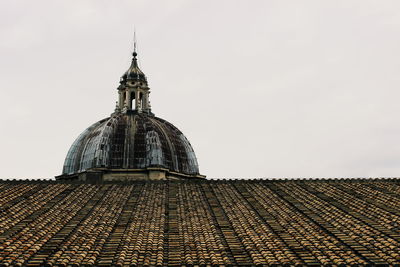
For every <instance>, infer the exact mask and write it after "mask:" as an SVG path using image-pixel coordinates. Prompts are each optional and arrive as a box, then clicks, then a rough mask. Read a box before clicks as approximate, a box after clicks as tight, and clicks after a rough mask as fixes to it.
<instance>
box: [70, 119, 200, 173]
mask: <svg viewBox="0 0 400 267" xmlns="http://www.w3.org/2000/svg"><path fill="white" fill-rule="evenodd" d="M151 167H157V168H165V169H169V170H170V171H174V172H179V173H184V174H188V175H197V174H199V167H198V164H197V159H196V156H195V153H194V151H193V148H192V146H191V145H190V143H189V141H188V139H187V138H186V137H185V136H184V135H183V134H182V132H181V131H179V130H178V129H177V128H176V127H175V126H174V125H172V124H171V123H169V122H167V121H165V120H163V119H160V118H158V117H155V116H153V115H151V114H146V113H132V112H131V113H115V114H113V115H112V116H111V117H109V118H106V119H103V120H101V121H99V122H96V123H95V124H93V125H92V126H90V127H89V128H87V129H86V130H85V131H84V132H83V133H82V134H81V135H80V136H79V137H78V138H77V139H76V140H75V142H74V143H73V144H72V146H71V148H70V150H69V151H68V154H67V157H66V159H65V162H64V168H63V175H69V174H75V173H79V172H83V171H85V170H88V169H91V168H107V169H146V168H151Z"/></svg>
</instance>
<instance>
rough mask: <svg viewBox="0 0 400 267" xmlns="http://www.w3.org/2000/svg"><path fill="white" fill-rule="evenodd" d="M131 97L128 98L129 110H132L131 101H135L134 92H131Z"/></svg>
mask: <svg viewBox="0 0 400 267" xmlns="http://www.w3.org/2000/svg"><path fill="white" fill-rule="evenodd" d="M130 94H131V97H130V103H129V109H133V101H134V100H135V92H131V93H130Z"/></svg>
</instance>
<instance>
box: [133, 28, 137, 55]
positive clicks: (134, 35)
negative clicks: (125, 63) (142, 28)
mask: <svg viewBox="0 0 400 267" xmlns="http://www.w3.org/2000/svg"><path fill="white" fill-rule="evenodd" d="M133 55H134V56H136V55H137V51H136V27H135V26H134V27H133Z"/></svg>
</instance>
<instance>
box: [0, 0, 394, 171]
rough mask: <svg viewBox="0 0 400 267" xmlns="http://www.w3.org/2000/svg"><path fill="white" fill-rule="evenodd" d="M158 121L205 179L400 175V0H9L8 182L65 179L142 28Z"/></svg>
mask: <svg viewBox="0 0 400 267" xmlns="http://www.w3.org/2000/svg"><path fill="white" fill-rule="evenodd" d="M134 24H135V25H136V29H137V36H138V41H139V44H138V46H139V59H140V61H139V63H140V66H141V69H142V70H143V71H144V72H145V74H146V75H147V77H148V81H149V85H150V87H151V90H152V93H151V96H150V100H151V103H152V108H153V112H154V113H155V114H156V115H157V116H159V117H161V118H164V119H166V120H168V121H170V122H171V123H173V124H174V125H175V126H177V127H178V128H179V129H180V130H182V132H183V133H184V134H185V135H186V136H187V137H188V139H189V140H190V142H191V143H192V145H193V147H194V149H195V152H196V155H197V157H198V161H199V164H200V171H201V173H202V174H205V175H207V176H208V177H210V178H211V177H241V178H245V177H253V178H255V177H381V176H399V174H400V141H399V139H400V116H399V114H400V90H399V89H400V75H399V72H400V52H399V51H400V49H399V47H400V1H398V0H394V1H388V0H379V1H378V0H377V1H367V0H358V1H352V0H345V1H339V0H331V1H321V0H315V1H298V0H293V1H283V0H277V1H266V0H262V1H248V0H246V1H232V0H230V1H205V0H202V1H188V0H182V1H149V0H143V1H132V0H129V1H128V0H127V1H106V0H103V1H99V0H93V1H85V0H80V1H71V0H68V1H67V0H65V1H55V0H48V1H44V0H36V1H28V0H26V1H18V0H2V1H1V2H0V114H1V116H0V125H1V126H0V130H1V131H0V162H1V163H0V178H51V177H54V176H55V175H59V174H61V170H62V165H63V161H64V157H65V155H66V153H67V151H68V149H69V147H70V145H71V144H72V142H73V141H74V139H75V138H76V137H77V136H78V135H79V134H80V133H81V132H82V131H83V130H84V129H85V128H86V127H88V126H89V125H91V124H92V123H94V122H96V121H98V120H100V119H102V118H105V117H107V116H109V115H110V114H111V113H112V112H113V110H114V107H115V101H116V100H117V91H116V87H117V86H118V81H119V77H120V76H121V75H122V74H123V73H124V72H125V70H126V69H127V68H128V67H129V64H130V60H131V56H130V53H131V50H132V40H133V25H134Z"/></svg>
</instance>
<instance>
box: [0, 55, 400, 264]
mask: <svg viewBox="0 0 400 267" xmlns="http://www.w3.org/2000/svg"><path fill="white" fill-rule="evenodd" d="M136 57H137V55H136V53H134V54H133V59H132V64H131V66H130V67H129V69H128V71H127V72H126V73H125V74H124V75H123V76H122V78H121V81H120V86H119V87H118V102H117V106H116V109H115V112H114V113H113V114H112V115H111V116H110V117H109V118H106V119H104V120H101V121H99V122H97V123H95V124H93V125H91V126H90V127H89V128H87V129H86V130H85V131H84V132H83V133H82V134H81V135H80V136H79V137H78V138H77V139H76V141H75V142H74V143H73V145H72V146H71V148H70V150H69V152H68V154H67V157H66V159H65V163H64V168H63V172H62V175H60V176H58V177H56V180H33V181H28V180H0V266H269V265H278V266H281V265H287V266H291V265H333V266H338V265H343V266H345V265H352V266H357V265H367V264H370V265H374V264H386V265H397V266H398V265H399V264H400V180H399V179H397V178H396V179H324V180H321V179H315V180H305V179H293V180H279V179H270V180H269V179H253V180H245V179H237V180H225V179H222V180H212V179H205V177H204V176H202V175H200V172H199V168H198V163H197V160H196V156H195V153H194V151H193V148H192V147H191V145H190V143H189V141H188V140H187V138H186V137H185V136H184V135H183V134H182V133H181V132H180V131H179V130H178V129H177V128H176V127H174V126H173V125H172V124H170V123H169V122H167V121H165V120H163V119H160V118H158V117H156V116H154V114H153V113H152V112H151V107H150V101H149V93H150V90H149V87H148V84H147V79H146V76H145V75H144V73H143V72H142V71H141V70H140V69H139V67H138V65H137V59H136Z"/></svg>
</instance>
